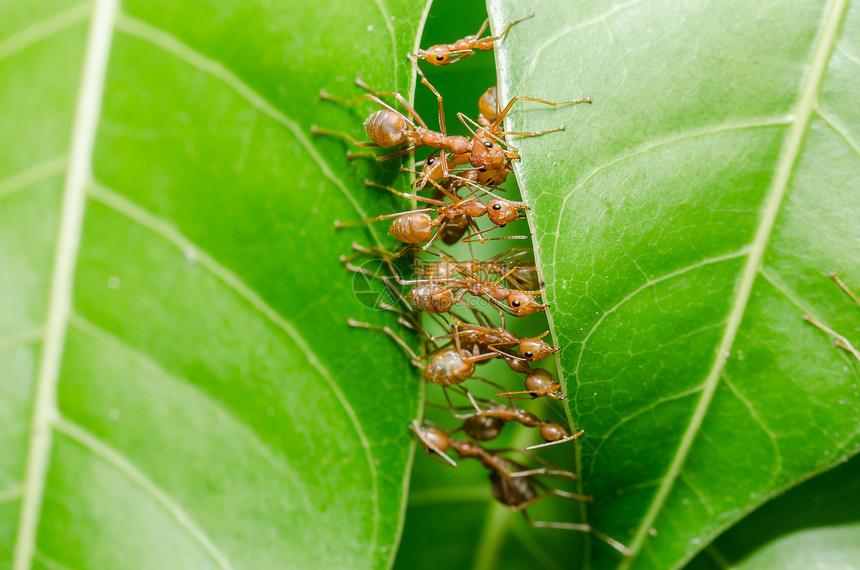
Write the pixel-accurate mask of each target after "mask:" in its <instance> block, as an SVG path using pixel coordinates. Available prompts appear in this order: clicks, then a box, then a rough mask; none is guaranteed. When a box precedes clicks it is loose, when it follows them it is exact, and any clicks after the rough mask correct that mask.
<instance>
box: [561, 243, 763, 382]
mask: <svg viewBox="0 0 860 570" xmlns="http://www.w3.org/2000/svg"><path fill="white" fill-rule="evenodd" d="M748 253H749V248H746V247H745V248H741V249H740V250H738V251H734V252H731V253H727V254H725V255H719V256H716V257H709V258H707V259H703V260H701V261H697V262H696V263H691V264H690V265H687V266H685V267H682V268H680V269H676V270H675V271H672V272H670V273H666V274H664V275H661V276H660V277H655V278H653V279H649V280H648V281H645V282H644V283H643V284H642V285H640V286H639V287H637V288H636V289H635V290H634V291H632V292H631V293H629V294H628V295H627V296H625V297H624V298H623V299H621V300H620V301H618V303H616V304H615V305H614V306H612V307H610V308H609V309H608V310H606V311H604V312H603V314H602V315H600V318H599V319H597V320H596V321H595V322H594V325H593V326H592V327H591V329H590V330H589V331H588V333H587V334H586V335H585V338H584V339H582V341H581V346H580V350H579V357H578V358H577V360H576V367H575V368H574V375H578V374H579V367H580V365H581V364H582V355H583V353H584V352H585V345H586V344H587V343H588V341H589V339H591V336H592V335H593V334H594V332H595V331H596V330H597V328H598V327H599V326H600V324H601V323H602V322H603V321H604V320H605V319H606V317H608V316H609V315H611V314H612V313H614V312H615V311H617V310H618V309H620V308H621V307H622V306H624V305H625V304H626V303H627V302H629V301H631V300H632V299H633V298H634V297H635V296H636V295H638V294H639V293H641V292H643V291H645V290H646V289H648V288H649V287H652V286H653V285H656V284H658V283H662V282H663V281H667V280H669V279H673V278H675V277H679V276H681V275H684V274H685V273H688V272H690V271H693V270H695V269H699V268H701V267H705V266H707V265H712V264H714V263H721V262H723V261H729V260H731V259H737V258H738V257H743V256H744V255H747V254H748Z"/></svg>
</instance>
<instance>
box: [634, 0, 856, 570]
mask: <svg viewBox="0 0 860 570" xmlns="http://www.w3.org/2000/svg"><path fill="white" fill-rule="evenodd" d="M847 4H848V2H847V0H835V2H834V3H833V4H832V5H831V6H829V7H828V9H829V12H828V13H826V14H825V15H824V18H823V19H824V24H823V26H822V30H821V35H820V36H819V38H818V40H817V45H815V55H814V56H813V60H812V65H811V66H810V69H809V73H808V75H807V77H806V79H805V81H804V82H803V85H802V90H801V93H800V94H799V98H798V103H797V108H796V113H795V117H794V121H793V123H792V125H791V128H790V129H789V132H788V135H787V136H786V139H785V143H784V146H783V149H782V152H781V153H780V157H779V161H778V163H777V169H776V173H775V176H774V179H773V182H772V183H771V187H770V189H769V191H768V195H767V197H766V199H765V203H764V206H763V210H762V216H761V219H760V221H759V226H758V229H757V231H756V233H755V236H754V238H753V241H752V244H751V248H750V255H749V258H748V259H747V263H746V266H745V267H744V269H743V272H742V274H741V276H740V277H741V278H740V282H739V284H738V288H737V294H736V297H735V302H734V306H733V307H732V310H731V311H730V313H729V317H728V321H727V325H726V330H725V332H724V333H723V338H722V339H721V341H720V344H719V347H718V348H717V351H716V354H715V358H714V362H713V364H712V366H711V370H710V372H709V373H708V376H707V378H706V379H705V390H704V391H703V393H702V396H701V398H700V400H699V403H698V404H697V406H696V410H695V411H694V413H693V416H692V418H691V419H690V424H689V426H688V427H687V429H686V430H685V432H684V435H683V437H682V439H681V443H680V445H679V446H678V450H677V452H676V453H675V457H674V458H673V459H672V462H671V464H670V465H669V468H668V469H667V472H666V476H665V477H664V478H663V481H662V482H661V484H660V488H659V489H658V491H657V493H656V495H655V496H654V499H653V500H652V502H651V505H650V506H649V508H648V510H647V511H646V513H645V516H644V517H643V519H642V522H641V523H640V525H639V527H638V529H637V531H636V534H635V536H634V539H633V543H632V544H631V547H630V550H631V555H630V557H628V558H627V559H625V560H624V561H622V563H621V564H620V566H619V569H622V570H625V569H628V568H630V567H631V565H632V564H633V561H634V560H635V559H636V556H637V555H638V554H639V553H640V552H641V549H642V545H643V544H644V543H645V539H646V537H647V536H648V531H649V529H650V528H651V527H652V525H653V524H654V520H655V519H656V518H657V515H658V514H659V513H660V511H661V510H662V508H663V505H664V504H665V502H666V500H667V499H668V497H669V492H670V491H671V490H672V488H673V486H674V482H675V479H676V477H677V476H678V473H679V471H680V470H681V467H682V465H683V464H684V462H685V461H686V459H687V455H688V454H689V452H690V449H691V448H692V445H693V440H694V439H695V438H696V435H697V434H698V432H699V428H700V427H701V425H702V422H703V421H704V417H705V413H706V412H707V410H708V408H709V407H710V404H711V401H712V399H713V396H714V393H715V391H716V388H717V384H718V382H719V379H720V376H721V374H722V371H723V368H724V366H725V363H726V361H727V360H728V357H729V351H730V350H731V347H732V345H733V344H734V340H735V336H736V335H737V332H738V330H739V329H740V325H741V321H742V319H743V316H744V313H745V310H746V306H747V303H748V302H749V299H750V295H751V293H752V288H753V284H754V283H755V281H756V276H757V275H758V274H759V269H760V266H761V262H762V259H763V258H764V253H765V251H766V249H767V245H768V242H769V239H770V235H771V232H772V231H773V227H774V225H775V223H776V218H777V214H778V213H779V210H780V206H781V205H782V201H783V197H784V196H785V193H786V190H787V187H788V181H789V178H790V176H791V172H792V171H793V169H794V165H795V163H796V161H797V158H798V156H799V155H800V150H801V146H802V143H803V140H804V138H805V134H806V132H807V130H808V128H809V123H810V121H811V118H812V114H813V112H814V109H815V104H816V99H817V94H818V92H819V90H820V88H821V83H822V81H823V78H824V72H825V71H826V67H827V61H828V60H829V57H830V53H831V51H832V49H833V45H834V43H835V41H836V35H837V31H838V29H839V24H840V23H841V21H842V18H843V16H844V13H845V9H846V6H847Z"/></svg>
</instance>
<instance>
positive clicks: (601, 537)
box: [514, 492, 631, 556]
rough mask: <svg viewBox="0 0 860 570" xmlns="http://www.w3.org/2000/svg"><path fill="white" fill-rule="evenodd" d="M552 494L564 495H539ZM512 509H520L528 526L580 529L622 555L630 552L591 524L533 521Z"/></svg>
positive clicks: (628, 554)
mask: <svg viewBox="0 0 860 570" xmlns="http://www.w3.org/2000/svg"><path fill="white" fill-rule="evenodd" d="M553 495H557V496H559V497H564V495H562V494H559V493H554V492H549V493H546V494H545V495H541V497H548V496H553ZM514 510H519V511H521V512H522V513H523V516H524V517H525V519H526V522H527V523H528V524H529V525H530V526H533V527H536V528H557V529H561V530H576V531H580V532H587V533H590V534H592V535H594V537H595V538H597V539H599V540H602V541H603V542H605V543H606V544H608V545H609V546H611V547H612V548H614V549H615V550H617V551H618V552H620V553H621V554H623V555H624V556H630V554H631V552H630V549H629V548H627V547H626V546H624V545H623V544H621V543H620V542H618V541H617V540H615V539H614V538H612V537H611V536H608V535H606V534H604V533H602V532H600V531H599V530H596V529H595V528H594V527H592V526H591V525H587V524H578V523H565V522H550V521H534V520H532V519H531V517H529V516H528V514H526V512H525V510H522V509H519V508H515V509H514Z"/></svg>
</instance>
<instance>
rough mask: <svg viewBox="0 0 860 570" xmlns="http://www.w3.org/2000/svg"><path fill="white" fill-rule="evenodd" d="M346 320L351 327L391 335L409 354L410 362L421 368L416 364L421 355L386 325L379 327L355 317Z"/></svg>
mask: <svg viewBox="0 0 860 570" xmlns="http://www.w3.org/2000/svg"><path fill="white" fill-rule="evenodd" d="M346 322H347V324H349V326H351V327H356V328H362V329H370V330H376V331H380V332H383V333H385V334H387V335H388V336H389V337H391V339H392V340H394V342H396V343H397V344H398V345H400V348H402V349H403V350H404V352H406V354H407V355H409V356H410V357H411V358H412V364H414V365H415V366H417V367H418V368H421V366H420V365H419V364H418V361H419V360H420V359H421V357H419V356H418V355H417V354H415V351H414V350H412V347H410V346H409V345H408V344H406V341H405V340H403V339H402V338H400V337H399V336H398V335H397V333H396V332H394V331H393V330H391V328H390V327H387V326H385V327H380V326H377V325H371V324H370V323H363V322H361V321H356V320H355V319H347V321H346Z"/></svg>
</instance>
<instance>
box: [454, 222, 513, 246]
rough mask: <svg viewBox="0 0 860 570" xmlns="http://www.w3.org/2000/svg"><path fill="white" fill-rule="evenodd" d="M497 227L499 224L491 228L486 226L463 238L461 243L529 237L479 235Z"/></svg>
mask: <svg viewBox="0 0 860 570" xmlns="http://www.w3.org/2000/svg"><path fill="white" fill-rule="evenodd" d="M499 227H501V226H493V227H492V228H487V229H486V230H482V231H480V232H475V233H473V234H472V235H470V236H467V237H465V238H463V243H474V242H475V241H480V242H481V243H483V242H485V241H498V240H503V239H529V236H502V237H494V238H485V237H480V236H483V235H484V234H485V233H487V232H491V231H493V230H495V229H498V228H499ZM475 237H477V240H476V239H473V238H475Z"/></svg>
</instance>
